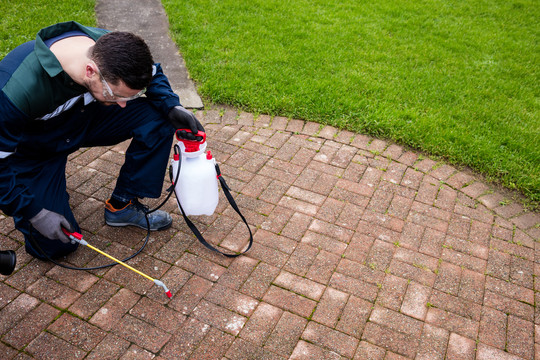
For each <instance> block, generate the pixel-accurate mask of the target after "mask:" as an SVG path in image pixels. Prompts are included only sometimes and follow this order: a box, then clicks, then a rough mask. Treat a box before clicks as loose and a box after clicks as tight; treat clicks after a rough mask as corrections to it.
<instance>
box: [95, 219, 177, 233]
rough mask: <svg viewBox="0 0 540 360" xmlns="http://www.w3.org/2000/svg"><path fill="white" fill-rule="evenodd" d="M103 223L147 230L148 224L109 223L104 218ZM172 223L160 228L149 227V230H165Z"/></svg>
mask: <svg viewBox="0 0 540 360" xmlns="http://www.w3.org/2000/svg"><path fill="white" fill-rule="evenodd" d="M105 224H107V225H109V226H114V227H123V226H136V227H138V228H141V229H144V230H148V226H141V225H137V224H132V223H110V222H108V221H107V220H105ZM171 225H172V222H170V223H169V224H167V225H164V226H162V227H160V228H157V229H150V231H160V230H166V229H168V228H170V227H171Z"/></svg>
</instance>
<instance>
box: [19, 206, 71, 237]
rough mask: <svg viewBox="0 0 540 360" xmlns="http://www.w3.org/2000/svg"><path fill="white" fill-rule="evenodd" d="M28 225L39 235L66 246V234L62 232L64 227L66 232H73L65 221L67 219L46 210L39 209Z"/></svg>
mask: <svg viewBox="0 0 540 360" xmlns="http://www.w3.org/2000/svg"><path fill="white" fill-rule="evenodd" d="M30 224H32V226H33V227H34V229H36V230H37V231H39V232H40V234H41V235H43V236H45V237H46V238H48V239H51V240H57V239H58V240H60V241H62V242H63V243H65V244H67V243H69V242H70V240H69V238H68V237H67V235H66V234H64V233H63V232H62V228H61V227H64V228H65V229H66V230H67V231H69V232H73V231H75V230H74V229H73V226H71V224H70V223H69V221H67V219H66V218H65V217H64V216H63V215H60V214H58V213H55V212H53V211H49V210H47V209H41V211H40V212H38V213H37V215H36V216H34V217H33V218H31V219H30Z"/></svg>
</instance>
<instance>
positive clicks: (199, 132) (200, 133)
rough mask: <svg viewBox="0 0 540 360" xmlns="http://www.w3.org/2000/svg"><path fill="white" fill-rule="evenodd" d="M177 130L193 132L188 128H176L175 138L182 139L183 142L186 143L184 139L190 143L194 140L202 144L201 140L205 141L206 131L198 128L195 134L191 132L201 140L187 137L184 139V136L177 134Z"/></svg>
mask: <svg viewBox="0 0 540 360" xmlns="http://www.w3.org/2000/svg"><path fill="white" fill-rule="evenodd" d="M179 131H185V132H188V133H192V134H193V132H192V131H191V130H190V129H177V130H176V133H175V134H176V139H177V140H178V141H182V142H183V143H184V144H185V143H186V141H189V142H190V143H193V142H196V143H201V144H202V143H203V142H205V141H206V133H205V132H204V131H201V130H199V131H198V132H197V133H196V134H193V135H195V136H196V137H197V138H200V139H201V140H189V139H185V138H183V137H181V136H180V135H179V134H178V132H179Z"/></svg>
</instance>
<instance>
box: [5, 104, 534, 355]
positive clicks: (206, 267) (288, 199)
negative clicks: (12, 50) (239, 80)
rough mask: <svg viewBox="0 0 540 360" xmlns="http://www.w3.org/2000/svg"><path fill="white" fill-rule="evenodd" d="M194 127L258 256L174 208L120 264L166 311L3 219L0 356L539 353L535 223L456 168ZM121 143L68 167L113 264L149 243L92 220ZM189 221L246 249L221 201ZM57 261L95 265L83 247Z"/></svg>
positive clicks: (232, 119) (387, 146)
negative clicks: (12, 265)
mask: <svg viewBox="0 0 540 360" xmlns="http://www.w3.org/2000/svg"><path fill="white" fill-rule="evenodd" d="M197 116H198V118H199V119H200V120H201V122H202V123H203V124H204V125H205V128H206V129H207V132H208V146H209V149H211V150H212V152H213V153H214V156H215V157H216V159H217V160H218V162H219V163H220V165H221V170H222V173H223V175H224V177H225V178H226V179H227V180H228V182H229V184H230V185H231V187H232V190H233V194H234V196H235V198H236V199H237V202H238V204H239V206H240V208H241V209H242V211H243V213H244V214H245V215H246V218H247V219H248V222H249V224H250V226H251V229H252V231H253V234H254V240H255V242H254V245H253V248H252V249H251V250H250V251H249V252H248V253H247V254H245V255H243V256H241V257H239V258H236V259H229V258H225V257H223V256H221V255H218V254H216V253H212V252H210V251H209V250H207V249H206V248H204V247H203V246H201V245H200V244H199V243H198V242H197V241H196V239H195V238H194V237H193V235H192V234H191V233H190V230H189V229H188V228H187V227H186V225H185V224H184V222H183V220H182V218H181V216H180V213H179V211H178V209H177V208H176V204H175V203H174V202H173V201H170V202H169V203H168V204H167V205H166V208H167V209H168V210H170V211H172V215H173V218H174V220H175V222H174V224H173V227H172V228H171V229H169V230H167V231H163V232H158V233H153V234H152V236H151V238H150V241H149V244H148V246H147V247H146V248H145V250H144V251H143V252H142V254H140V255H139V256H138V257H137V258H135V259H134V260H132V261H131V262H130V264H132V265H133V266H134V267H136V268H138V269H140V270H142V271H144V272H147V273H148V274H149V275H151V276H153V277H156V278H159V279H162V280H163V281H164V282H165V283H166V284H167V285H168V286H169V288H170V289H171V291H172V293H173V297H172V299H168V298H167V297H166V296H165V294H163V291H162V289H161V288H156V286H154V285H153V284H152V283H151V282H149V281H147V280H146V279H144V278H142V277H140V276H139V275H137V274H135V273H133V272H131V271H129V270H127V269H124V268H120V267H114V268H110V269H105V270H99V271H91V272H76V271H71V270H66V269H62V268H60V267H58V266H55V265H53V264H50V263H46V262H42V261H38V260H35V259H32V258H30V257H29V256H28V255H27V254H25V251H24V246H23V245H22V237H21V235H20V233H18V232H17V231H16V230H15V229H14V227H13V223H12V221H11V219H9V218H7V217H5V216H3V215H0V235H1V236H2V250H3V249H4V247H7V248H13V249H14V250H16V251H17V256H18V264H17V267H16V271H15V272H14V273H13V274H12V275H11V276H0V358H2V359H30V358H35V359H83V358H85V359H152V358H153V359H195V360H199V359H221V360H235V359H241V360H245V359H272V360H273V359H310V360H311V359H354V360H364V359H381V360H382V359H424V360H436V359H441V360H442V359H447V358H448V359H477V360H488V359H516V360H523V359H525V360H529V359H534V358H535V357H536V356H540V310H539V309H540V306H539V304H538V302H539V301H540V295H539V293H538V291H539V290H540V285H539V282H538V281H537V278H538V276H540V264H539V261H538V259H539V257H538V254H540V253H539V251H540V245H539V240H540V239H539V237H540V214H538V213H536V212H531V211H529V210H527V209H526V208H524V207H523V206H522V205H520V204H519V203H517V202H512V203H508V202H506V201H504V200H506V199H507V196H505V195H503V194H501V193H499V192H498V190H497V189H495V188H492V186H490V185H489V184H487V183H484V182H483V181H482V180H480V179H479V178H477V177H476V176H475V175H474V174H472V173H470V172H468V171H467V172H466V171H461V170H457V169H455V168H454V167H452V166H449V165H447V164H443V163H440V162H437V161H434V160H432V159H429V158H426V157H425V156H420V155H418V154H416V153H415V152H414V151H409V150H408V149H405V148H403V147H402V146H399V145H396V144H392V143H389V142H387V141H383V140H380V139H373V138H371V137H369V136H366V135H363V134H355V133H352V132H348V131H341V130H339V129H336V128H333V127H329V126H321V125H319V124H316V123H312V122H304V121H301V120H297V119H287V118H284V117H272V116H268V115H258V116H254V115H253V114H250V113H245V112H238V111H236V110H235V109H223V110H222V109H209V110H206V111H199V112H198V113H197ZM127 146H128V143H127V142H126V143H122V144H120V145H117V146H114V147H109V148H96V149H81V150H80V151H78V152H77V153H75V154H73V155H72V156H70V160H69V163H68V166H67V184H68V190H69V193H70V195H71V203H72V206H73V208H74V212H75V214H76V216H77V218H78V219H79V220H80V224H81V227H82V229H83V234H84V235H85V237H86V239H87V240H88V241H89V242H90V243H92V244H94V245H95V246H97V247H100V248H103V249H105V248H106V251H108V252H110V253H111V254H113V255H115V256H125V255H127V254H129V253H132V252H133V251H135V249H137V248H138V247H139V246H140V245H141V242H142V240H143V239H144V237H145V231H143V230H139V229H132V228H129V229H127V228H122V229H111V228H109V227H107V226H105V224H104V220H103V207H102V203H103V200H104V199H106V198H107V197H108V195H109V193H110V191H111V189H112V188H113V187H114V181H115V177H116V174H117V172H118V170H119V168H120V166H121V164H122V162H123V154H124V152H125V150H126V148H127ZM169 185H170V184H169V182H168V181H166V184H165V186H164V188H166V187H168V186H169ZM503 201H504V202H503ZM154 203H157V201H156V202H154ZM193 220H194V221H195V222H196V223H197V225H198V226H199V228H200V229H201V231H202V232H203V234H204V236H205V237H206V238H207V239H208V240H209V241H211V242H212V243H214V244H216V245H218V246H221V247H223V248H226V249H233V250H239V249H241V248H242V247H243V246H245V244H246V242H247V232H246V230H245V228H244V227H243V225H242V223H241V222H240V220H239V218H238V217H237V215H236V214H235V213H234V211H233V210H232V209H231V207H230V206H228V205H227V203H226V202H225V199H224V197H222V198H221V202H220V205H219V206H218V211H217V213H216V214H215V215H213V216H211V217H204V216H203V217H194V218H193ZM63 260H64V261H67V262H69V263H71V264H75V265H77V266H92V265H96V264H103V263H104V262H105V261H104V259H102V258H101V257H100V256H98V255H96V254H95V253H93V252H92V251H91V250H89V249H87V248H81V249H79V250H78V251H77V253H76V254H74V255H71V256H69V257H68V258H67V259H63Z"/></svg>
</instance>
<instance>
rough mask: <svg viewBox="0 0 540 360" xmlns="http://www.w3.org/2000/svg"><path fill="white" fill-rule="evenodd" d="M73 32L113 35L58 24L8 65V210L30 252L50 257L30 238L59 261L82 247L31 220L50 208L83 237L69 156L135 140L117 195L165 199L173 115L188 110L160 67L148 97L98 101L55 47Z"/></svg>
mask: <svg viewBox="0 0 540 360" xmlns="http://www.w3.org/2000/svg"><path fill="white" fill-rule="evenodd" d="M72 31H75V34H78V33H81V32H82V33H84V34H86V35H87V36H89V37H91V38H93V39H94V40H95V39H97V38H99V36H101V35H103V34H104V33H106V31H105V30H102V29H95V28H89V27H84V26H82V25H80V24H78V23H75V22H68V23H61V24H57V25H53V26H51V27H48V28H45V29H42V30H41V31H40V32H39V33H38V36H37V38H36V40H34V41H31V42H28V43H25V44H23V45H21V46H19V47H17V48H16V49H14V50H13V51H12V52H11V53H9V54H8V55H7V56H6V57H5V58H4V59H3V60H2V61H0V210H2V211H3V212H4V213H5V214H6V215H9V216H12V217H13V219H14V222H15V226H16V228H17V229H18V230H20V231H21V232H22V233H23V234H24V236H25V240H26V241H25V244H26V251H27V252H28V253H29V254H31V255H32V256H35V257H37V258H44V256H43V254H41V253H40V252H39V251H37V249H35V248H34V247H33V246H32V245H31V243H30V242H29V237H31V238H32V239H34V241H36V242H37V243H38V244H39V246H40V247H41V248H42V249H44V250H45V252H46V253H47V255H48V256H49V257H52V258H55V257H59V256H63V255H66V254H68V253H70V252H73V251H74V250H75V249H76V248H77V246H78V244H65V243H62V242H61V241H60V240H50V239H47V238H45V237H44V236H42V235H41V234H40V233H39V232H37V231H36V230H35V229H33V228H32V227H31V225H30V222H29V219H30V218H32V217H33V216H34V215H36V214H37V213H38V212H39V211H40V210H41V209H42V208H46V209H48V210H51V211H54V212H57V213H59V214H62V215H63V216H65V217H66V219H67V220H68V221H69V222H70V223H71V224H72V225H73V226H74V227H75V229H76V231H78V232H80V227H79V225H78V224H77V221H76V219H75V217H74V216H73V213H72V211H71V208H70V206H69V195H68V193H67V191H66V177H65V168H66V163H67V158H68V156H69V154H71V153H73V152H75V151H77V150H78V149H80V148H81V147H92V146H107V145H114V144H118V143H120V142H122V141H125V140H127V139H130V138H132V140H131V144H130V146H129V148H128V150H127V152H126V155H125V163H124V165H123V166H122V168H121V170H120V174H119V177H118V179H117V183H116V188H115V190H114V192H113V194H115V195H116V197H117V198H125V199H130V198H133V197H139V198H143V197H151V198H156V197H159V195H160V193H161V189H162V185H163V179H164V176H165V171H166V168H167V163H168V157H169V153H170V149H171V145H172V139H173V134H174V130H175V129H174V128H173V126H172V125H170V123H169V122H168V120H167V114H168V111H169V110H170V109H171V108H173V107H174V106H177V105H180V102H179V99H178V96H177V95H175V94H174V92H173V91H172V90H171V87H170V85H169V82H168V80H167V78H166V76H165V75H164V74H163V72H162V71H161V67H160V66H159V64H156V65H155V69H154V70H155V71H154V73H155V74H154V77H153V80H152V82H151V84H150V86H149V87H148V89H147V92H146V97H143V98H138V99H135V100H132V101H129V102H128V103H127V106H126V107H125V108H121V107H120V106H118V105H110V106H106V105H104V104H102V103H99V102H97V101H95V99H93V97H92V96H91V95H90V93H88V90H87V89H86V88H84V87H82V86H80V85H78V84H76V83H74V82H73V81H72V79H71V78H70V77H69V76H68V75H67V74H66V73H65V72H64V71H63V69H62V68H61V66H60V64H59V63H58V61H57V60H56V57H54V55H53V54H52V53H51V52H50V51H49V49H48V46H50V42H49V41H47V40H48V39H50V38H54V37H58V36H60V37H59V38H62V34H64V33H68V32H72ZM59 38H57V39H59Z"/></svg>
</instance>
